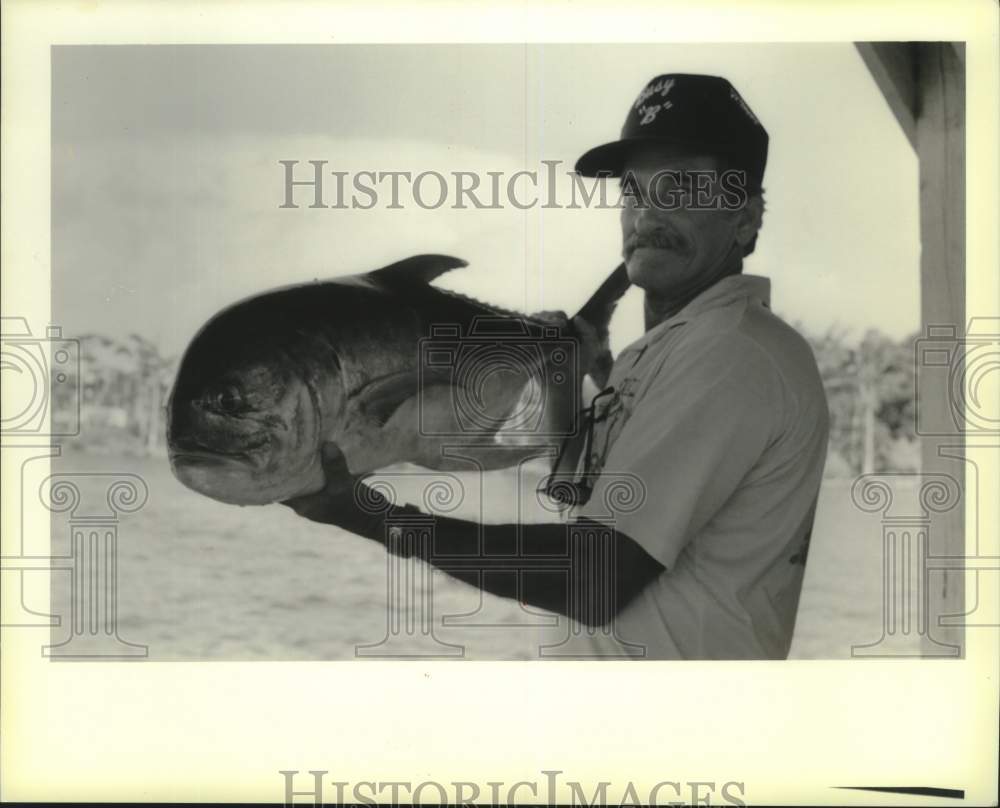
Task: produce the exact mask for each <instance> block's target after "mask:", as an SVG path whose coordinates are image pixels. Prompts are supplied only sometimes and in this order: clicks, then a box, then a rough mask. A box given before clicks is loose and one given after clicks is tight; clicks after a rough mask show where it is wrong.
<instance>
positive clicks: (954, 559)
mask: <svg viewBox="0 0 1000 808" xmlns="http://www.w3.org/2000/svg"><path fill="white" fill-rule="evenodd" d="M856 47H857V49H858V53H859V54H860V55H861V58H862V60H863V61H864V63H865V65H866V66H867V67H868V70H869V72H870V73H871V75H872V78H873V79H874V80H875V83H876V84H877V85H878V87H879V89H880V90H881V91H882V95H883V97H884V98H885V100H886V103H887V104H888V105H889V108H890V109H891V110H892V113H893V115H895V117H896V120H897V121H898V122H899V125H900V127H901V128H902V130H903V132H904V134H905V135H906V137H907V139H908V140H909V141H910V144H911V145H912V146H913V148H914V150H915V151H916V153H917V158H918V160H919V163H920V245H921V252H920V302H921V305H920V320H921V330H922V332H923V339H922V340H921V343H923V344H925V345H927V347H933V348H934V351H933V354H934V356H935V357H936V361H937V362H939V363H940V357H942V356H945V355H947V356H949V357H950V358H949V361H947V362H945V363H944V364H937V365H936V366H935V367H930V366H929V364H924V363H923V362H921V353H920V351H919V350H916V349H920V348H922V347H923V346H922V345H920V344H918V345H917V346H915V358H916V361H917V368H916V370H917V402H916V404H917V410H918V415H917V431H918V433H919V434H920V439H921V461H922V467H923V473H924V475H925V476H927V477H931V476H933V475H942V474H943V475H949V476H950V477H951V478H953V479H954V480H955V481H956V482H957V483H958V486H959V490H960V491H964V490H965V481H966V474H965V462H964V456H965V451H964V442H965V434H964V432H965V424H964V423H963V422H962V419H961V414H960V413H959V412H957V411H956V408H955V407H954V405H955V403H956V402H955V389H954V387H953V384H952V380H953V379H954V378H955V374H954V371H955V370H956V363H960V362H961V361H962V354H963V351H962V346H961V341H962V338H963V337H964V335H965V50H964V48H965V45H964V43H961V42H957V43H956V42H863V43H858V44H857V45H856ZM929 343H934V345H933V346H931V345H929ZM949 346H950V354H948V353H947V351H948V349H949ZM938 349H940V350H938ZM957 370H959V371H960V370H961V368H960V367H959V368H957ZM958 378H961V375H960V373H959V374H958ZM963 508H964V497H963V498H960V499H959V500H958V502H957V503H956V504H955V505H954V506H953V507H948V508H946V509H944V510H943V512H937V511H934V512H931V513H929V517H930V519H931V521H930V525H929V528H930V530H929V543H928V553H929V556H930V558H929V559H928V562H929V566H930V569H931V570H932V571H931V572H930V573H929V576H930V577H929V579H928V581H927V585H928V590H927V591H928V603H927V609H928V613H929V614H928V617H929V632H928V634H927V635H926V636H925V637H924V638H923V648H924V652H925V653H929V652H930V651H931V650H932V648H931V646H933V647H935V648H937V647H940V644H941V643H946V644H951V645H953V646H958V647H959V648H961V647H962V645H963V638H964V632H963V628H962V626H961V620H955V619H953V620H952V621H951V622H950V624H946V625H942V624H939V622H938V620H939V617H941V616H942V615H959V614H961V613H962V612H964V611H965V608H964V606H965V587H964V583H965V580H964V575H965V572H964V569H963V566H964V565H963V563H962V562H961V557H962V556H964V555H965V514H964V511H963ZM935 558H936V559H938V561H937V562H935Z"/></svg>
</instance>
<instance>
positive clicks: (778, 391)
mask: <svg viewBox="0 0 1000 808" xmlns="http://www.w3.org/2000/svg"><path fill="white" fill-rule="evenodd" d="M767 146H768V135H767V132H766V131H765V130H764V128H763V126H761V124H760V122H759V121H758V120H757V119H756V117H755V116H754V115H753V113H752V112H751V111H750V109H749V107H748V106H747V105H746V103H745V102H744V101H743V99H742V98H741V97H740V96H739V94H738V93H737V92H736V90H735V89H734V88H733V87H732V86H731V85H730V84H729V82H728V81H726V80H725V79H721V78H716V77H712V76H696V75H686V74H674V75H664V76H658V77H656V78H655V79H653V80H652V81H650V82H649V83H648V84H647V85H646V86H645V87H644V88H643V90H642V91H641V92H640V94H639V97H638V99H637V100H636V101H635V103H634V104H633V105H632V107H631V109H630V110H629V113H628V117H627V119H626V122H625V126H624V129H623V131H622V137H621V139H620V140H618V141H615V142H613V143H608V144H605V145H603V146H599V147H597V148H595V149H591V150H590V151H588V152H587V153H586V154H585V155H584V156H583V157H581V158H580V160H579V161H578V162H577V166H576V168H577V171H578V172H579V173H581V174H583V175H585V176H607V177H619V178H620V180H621V187H622V193H623V198H624V200H625V205H624V207H623V209H622V213H621V222H622V239H623V256H624V258H625V263H626V268H627V271H628V276H629V279H630V280H631V282H632V283H633V284H635V285H636V286H639V287H641V288H642V289H643V290H644V291H645V321H646V322H645V325H646V333H645V334H644V335H643V336H642V337H641V338H640V339H639V340H637V341H636V342H634V343H633V344H632V345H630V346H629V347H628V348H626V349H625V350H624V351H622V353H621V355H620V356H618V357H617V359H616V360H615V364H614V367H613V369H612V371H611V375H610V378H609V386H608V387H607V388H606V389H605V390H604V391H602V393H601V395H600V396H598V397H596V398H595V400H594V405H593V408H592V423H591V425H590V430H589V431H588V432H589V438H588V440H587V441H586V445H585V447H584V450H583V457H581V458H580V461H579V464H578V471H579V473H580V474H581V475H582V476H581V477H580V478H579V481H578V482H576V483H575V488H572V490H573V491H576V492H577V494H578V496H576V504H575V507H574V509H573V511H572V512H571V514H570V515H571V517H572V519H571V521H569V523H568V524H566V525H563V524H547V525H534V524H533V525H520V526H519V525H477V524H475V523H471V522H464V521H461V520H454V519H446V518H441V517H438V518H437V519H436V523H435V530H434V542H433V547H432V548H426V547H425V548H422V549H421V548H409V549H408V550H406V551H405V552H410V553H416V554H418V555H420V556H421V557H423V558H426V559H427V560H429V561H431V562H432V563H435V564H437V563H443V562H439V559H442V558H445V557H447V556H451V557H450V558H448V560H447V563H446V564H445V566H446V569H447V571H448V572H449V573H450V574H452V575H454V576H456V577H459V578H462V579H463V580H467V581H469V582H470V583H473V584H474V585H477V586H482V587H483V588H486V589H488V590H489V591H493V592H495V593H496V594H500V595H502V596H507V597H517V598H519V599H520V600H522V601H523V602H526V603H529V604H532V605H536V606H542V607H544V608H548V609H551V610H553V611H557V612H560V613H562V614H566V615H569V616H570V617H573V618H574V619H576V620H579V621H581V622H583V623H586V624H587V625H591V626H607V625H613V628H614V630H613V631H599V632H594V633H593V642H594V653H595V655H609V656H622V655H639V656H645V657H647V658H655V659H685V658H686V659H754V658H771V659H778V658H784V657H786V656H787V654H788V650H789V646H790V643H791V637H792V631H793V628H794V622H795V614H796V611H797V608H798V600H799V594H800V591H801V587H802V576H803V571H804V564H805V556H806V548H807V546H808V539H809V535H810V532H811V528H812V522H813V516H814V512H815V504H816V498H817V494H818V491H819V484H820V479H821V476H822V469H823V463H824V460H825V452H826V444H827V432H828V426H827V409H826V401H825V397H824V393H823V387H822V383H821V381H820V378H819V373H818V371H817V369H816V364H815V360H814V359H813V356H812V353H811V350H810V349H809V347H808V344H807V343H806V342H805V341H804V340H803V339H802V338H801V337H800V336H799V335H798V334H796V333H795V331H794V330H792V329H791V328H790V327H788V326H787V325H785V324H784V323H783V322H782V321H781V320H779V319H778V318H777V317H776V316H774V315H773V314H772V313H771V312H770V310H769V308H768V298H769V282H768V281H767V279H765V278H761V277H755V276H745V275H743V274H742V265H743V258H744V257H745V256H746V255H748V254H750V253H751V252H752V251H753V248H754V245H755V244H756V239H757V232H758V230H759V228H760V226H761V221H762V213H763V189H762V184H761V183H762V180H763V174H764V167H765V164H766V159H767ZM327 478H328V488H327V491H325V492H323V493H322V494H320V495H315V496H312V497H308V498H304V499H302V500H297V501H294V502H290V503H288V504H290V505H291V506H292V507H293V508H295V509H296V511H298V512H299V513H300V514H302V515H304V516H307V517H308V518H312V519H316V520H319V521H328V522H332V523H334V524H338V525H340V526H341V527H344V528H346V529H348V530H352V531H354V532H357V533H359V534H361V535H365V536H368V537H369V538H372V539H375V540H378V541H382V542H383V543H390V544H391V543H392V542H391V537H390V538H387V536H386V528H385V514H386V513H394V515H396V516H397V517H398V516H401V515H404V516H405V514H406V513H407V509H406V508H396V507H391V506H389V505H388V503H384V505H383V508H382V510H381V511H379V512H378V513H374V514H373V513H372V512H371V509H367V510H366V509H365V508H364V507H361V506H359V505H358V504H357V501H356V499H355V496H354V494H355V490H354V487H355V485H356V482H357V481H355V480H352V479H351V478H350V476H349V475H348V474H347V472H346V466H345V465H344V464H343V460H342V458H339V457H337V456H336V453H335V452H334V453H333V455H332V456H331V457H329V458H328V463H327ZM623 485H625V486H628V487H630V492H629V495H628V496H627V497H626V499H628V500H629V505H628V507H623V508H616V507H615V502H616V499H617V495H616V489H617V490H620V489H621V486H623ZM359 490H360V489H359ZM588 494H589V496H588ZM410 510H413V509H410ZM480 531H482V533H481V534H480ZM567 534H568V536H569V538H567ZM480 535H482V536H483V541H484V544H483V547H484V552H485V553H486V554H487V555H486V557H484V558H477V559H475V567H474V568H472V567H471V566H470V568H469V569H467V570H456V569H455V568H454V558H455V556H456V555H461V554H468V552H469V547H470V546H476V540H477V538H478V537H479V536H480ZM609 536H610V542H611V546H610V551H608V549H609V548H608V546H607V542H608V538H609ZM393 549H394V550H395V551H397V552H399V551H400V549H399V548H398V547H397V546H395V545H393ZM545 557H548V558H549V559H551V558H552V557H568V560H569V563H568V572H569V575H568V576H567V575H566V572H565V571H563V570H556V571H545V569H544V568H543V565H541V564H539V563H538V562H539V560H540V559H544V558H545ZM549 566H551V562H549ZM491 569H492V570H511V569H514V570H518V571H519V574H518V575H508V576H483V575H481V574H480V571H481V570H491ZM487 582H490V583H487Z"/></svg>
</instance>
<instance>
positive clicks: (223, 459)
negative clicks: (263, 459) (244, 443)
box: [170, 449, 249, 466]
mask: <svg viewBox="0 0 1000 808" xmlns="http://www.w3.org/2000/svg"><path fill="white" fill-rule="evenodd" d="M234 460H236V461H248V460H249V458H247V457H246V455H242V454H239V455H233V454H223V453H222V452H198V451H193V450H189V449H185V450H184V451H181V452H170V462H171V463H173V464H175V465H189V466H194V465H198V466H221V465H224V464H226V463H231V462H233V461H234Z"/></svg>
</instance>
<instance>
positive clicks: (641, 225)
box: [633, 203, 670, 235]
mask: <svg viewBox="0 0 1000 808" xmlns="http://www.w3.org/2000/svg"><path fill="white" fill-rule="evenodd" d="M669 218H670V212H669V211H667V210H664V209H662V208H657V207H655V206H654V205H653V204H649V203H647V204H646V205H644V206H643V207H641V208H637V209H636V211H635V218H634V221H633V227H634V229H635V232H636V233H638V234H639V235H643V234H645V233H651V232H654V231H656V230H662V229H663V227H664V225H665V223H666V222H667V221H669Z"/></svg>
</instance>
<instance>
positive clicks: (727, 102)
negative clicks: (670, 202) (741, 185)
mask: <svg viewBox="0 0 1000 808" xmlns="http://www.w3.org/2000/svg"><path fill="white" fill-rule="evenodd" d="M656 143H663V144H670V145H674V146H681V147H686V148H690V149H691V151H694V152H699V153H704V154H710V155H719V156H722V157H724V158H728V159H729V160H730V161H731V162H732V164H733V166H734V167H737V168H742V169H744V170H745V171H746V172H747V180H748V185H749V187H751V188H753V189H759V188H760V185H761V183H762V182H763V179H764V167H765V165H766V164H767V143H768V136H767V130H766V129H764V127H763V126H762V125H761V123H760V121H759V120H757V116H756V115H754V114H753V112H752V111H751V109H750V107H749V106H748V105H747V103H746V101H744V100H743V98H742V96H741V95H740V94H739V93H738V92H737V91H736V88H735V87H733V85H732V84H730V83H729V82H728V81H727V80H726V79H724V78H720V77H719V76H701V75H696V74H690V73H667V74H665V75H662V76H657V77H656V78H654V79H652V80H651V81H649V82H648V83H647V84H646V86H645V87H643V88H642V91H641V92H640V93H639V96H638V98H636V100H635V102H634V103H633V104H632V106H631V107H630V108H629V111H628V117H626V119H625V125H624V126H623V127H622V134H621V138H620V139H619V140H616V141H614V142H612V143H605V144H604V145H602V146H596V147H595V148H593V149H591V150H590V151H588V152H586V153H585V154H584V155H583V156H582V157H581V158H580V159H579V160H577V161H576V171H577V173H579V174H582V175H583V176H585V177H597V176H610V177H619V176H621V173H622V169H623V167H624V165H625V162H626V161H627V160H628V158H629V156H630V155H631V154H632V153H633V152H634V151H635V150H636V148H637V147H640V146H644V145H648V144H656Z"/></svg>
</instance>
